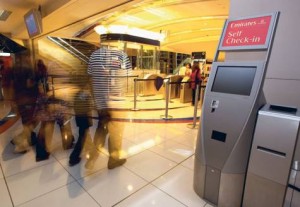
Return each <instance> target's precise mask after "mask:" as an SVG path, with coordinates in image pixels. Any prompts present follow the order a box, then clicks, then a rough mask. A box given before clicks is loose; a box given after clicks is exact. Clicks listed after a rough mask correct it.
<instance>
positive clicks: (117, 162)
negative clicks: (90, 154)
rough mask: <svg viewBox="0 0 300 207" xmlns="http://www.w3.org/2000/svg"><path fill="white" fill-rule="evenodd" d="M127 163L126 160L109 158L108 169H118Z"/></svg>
mask: <svg viewBox="0 0 300 207" xmlns="http://www.w3.org/2000/svg"><path fill="white" fill-rule="evenodd" d="M125 162H126V159H114V158H111V157H110V158H109V160H108V164H107V168H108V169H110V170H111V169H114V168H116V167H119V166H121V165H123V164H124V163H125Z"/></svg>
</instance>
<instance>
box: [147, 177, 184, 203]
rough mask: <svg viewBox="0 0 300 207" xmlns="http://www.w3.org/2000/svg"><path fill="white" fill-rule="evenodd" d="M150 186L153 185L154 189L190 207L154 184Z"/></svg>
mask: <svg viewBox="0 0 300 207" xmlns="http://www.w3.org/2000/svg"><path fill="white" fill-rule="evenodd" d="M150 185H152V186H153V187H155V188H156V189H158V190H159V191H161V192H163V193H164V194H166V195H168V196H170V197H171V198H173V199H174V200H176V201H178V202H179V203H181V204H182V205H184V206H186V207H188V205H186V204H185V203H183V202H182V201H180V200H178V199H177V198H175V197H173V196H172V195H170V194H169V193H168V192H165V191H164V190H163V189H160V188H159V187H157V186H155V185H153V184H152V183H150Z"/></svg>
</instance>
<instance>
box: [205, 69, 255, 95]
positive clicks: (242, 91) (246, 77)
mask: <svg viewBox="0 0 300 207" xmlns="http://www.w3.org/2000/svg"><path fill="white" fill-rule="evenodd" d="M255 72H256V67H255V66H219V67H218V68H217V71H216V75H215V80H214V82H213V85H212V89H211V91H213V92H219V93H229V94H236V95H244V96H249V95H250V93H251V88H252V84H253V80H254V77H255Z"/></svg>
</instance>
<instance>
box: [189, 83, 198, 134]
mask: <svg viewBox="0 0 300 207" xmlns="http://www.w3.org/2000/svg"><path fill="white" fill-rule="evenodd" d="M199 91H200V85H199V84H197V86H196V95H195V105H194V117H193V123H192V124H188V127H189V128H192V129H194V128H195V129H197V128H198V125H196V121H197V109H198V98H199Z"/></svg>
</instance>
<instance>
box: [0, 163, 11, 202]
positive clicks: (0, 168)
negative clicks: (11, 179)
mask: <svg viewBox="0 0 300 207" xmlns="http://www.w3.org/2000/svg"><path fill="white" fill-rule="evenodd" d="M0 170H1V172H2V175H3V178H2V179H3V180H4V183H5V186H6V189H7V192H8V195H9V199H10V202H11V204H12V206H14V202H13V199H12V195H11V193H10V190H9V187H8V183H7V180H6V178H5V176H4V172H3V169H2V166H1V165H0Z"/></svg>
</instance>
